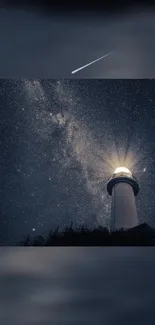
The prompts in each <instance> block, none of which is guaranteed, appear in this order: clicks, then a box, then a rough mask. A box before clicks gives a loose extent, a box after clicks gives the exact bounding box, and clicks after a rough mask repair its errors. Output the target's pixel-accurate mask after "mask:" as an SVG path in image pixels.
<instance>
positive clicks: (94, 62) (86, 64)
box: [72, 52, 112, 74]
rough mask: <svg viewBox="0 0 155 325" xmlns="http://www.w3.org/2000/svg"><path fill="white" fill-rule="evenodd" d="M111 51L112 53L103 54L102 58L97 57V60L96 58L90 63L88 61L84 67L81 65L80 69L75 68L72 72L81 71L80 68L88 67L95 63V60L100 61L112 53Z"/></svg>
mask: <svg viewBox="0 0 155 325" xmlns="http://www.w3.org/2000/svg"><path fill="white" fill-rule="evenodd" d="M111 53H112V52H110V53H108V54H105V55H103V56H101V57H100V58H98V59H96V60H94V61H92V62H90V63H87V64H86V65H84V66H83V67H80V68H78V69H76V70H73V71H72V74H74V73H76V72H78V71H80V70H82V69H84V68H86V67H88V66H89V65H91V64H93V63H95V62H97V61H99V60H101V59H103V58H105V57H106V56H108V55H110V54H111Z"/></svg>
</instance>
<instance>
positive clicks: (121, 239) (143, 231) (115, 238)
mask: <svg viewBox="0 0 155 325" xmlns="http://www.w3.org/2000/svg"><path fill="white" fill-rule="evenodd" d="M154 245H155V230H154V229H153V228H151V227H150V226H149V225H147V224H146V223H143V224H141V225H138V226H137V227H134V228H131V229H129V230H123V229H120V230H117V231H112V232H110V231H109V229H108V228H106V227H102V226H99V227H98V228H94V229H89V228H87V227H84V226H81V227H79V228H73V223H71V225H70V226H69V227H65V229H64V230H62V231H59V226H58V227H57V228H56V229H51V230H50V232H49V234H48V235H47V237H45V238H44V237H43V236H41V235H39V236H36V237H35V238H30V236H27V237H26V238H25V239H24V240H23V241H21V242H20V243H18V244H17V246H154Z"/></svg>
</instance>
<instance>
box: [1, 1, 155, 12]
mask: <svg viewBox="0 0 155 325" xmlns="http://www.w3.org/2000/svg"><path fill="white" fill-rule="evenodd" d="M0 4H1V7H6V8H12V9H13V8H16V9H17V8H19V9H21V8H25V9H38V10H41V11H44V12H46V13H48V14H50V13H52V12H53V11H59V13H63V12H65V13H66V12H75V13H77V12H80V11H85V12H90V11H93V12H95V11H98V12H100V13H101V11H102V12H104V13H109V14H110V13H112V14H115V13H123V12H129V11H130V10H131V11H135V10H137V9H140V8H143V9H144V7H145V8H146V9H147V8H150V7H154V6H155V3H153V2H152V1H150V0H148V1H146V0H141V1H140V0H125V1H114V0H109V1H104V0H96V1H94V0H92V1H88V0H83V1H82V0H79V1H71V0H67V1H66V0H2V1H0Z"/></svg>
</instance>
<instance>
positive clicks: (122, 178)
mask: <svg viewBox="0 0 155 325" xmlns="http://www.w3.org/2000/svg"><path fill="white" fill-rule="evenodd" d="M107 191H108V193H109V195H110V196H111V197H112V203H111V230H118V229H121V228H123V229H124V230H126V229H130V228H132V227H135V226H137V225H138V219H137V209H136V202H135V197H136V196H137V194H138V192H139V184H138V181H137V180H136V178H135V177H134V176H133V175H132V173H131V172H130V170H129V169H128V168H125V167H119V168H117V169H116V170H115V172H114V174H113V175H112V177H111V178H110V179H109V181H108V183H107Z"/></svg>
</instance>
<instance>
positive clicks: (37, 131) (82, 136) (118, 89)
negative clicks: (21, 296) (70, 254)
mask: <svg viewBox="0 0 155 325" xmlns="http://www.w3.org/2000/svg"><path fill="white" fill-rule="evenodd" d="M0 103H1V110H0V134H1V136H0V156H1V160H0V201H1V202H0V209H1V212H0V214H1V218H0V238H1V244H5V245H14V244H15V243H16V242H17V241H19V240H22V239H23V236H26V235H28V234H31V235H33V236H34V235H36V234H39V233H47V232H48V231H49V230H50V228H51V227H52V226H54V227H56V226H57V225H58V224H59V225H60V227H61V228H63V227H64V226H65V225H70V223H71V222H73V225H74V226H80V225H82V224H84V225H87V226H88V227H94V226H98V225H100V224H101V225H105V226H108V225H109V222H110V204H111V198H110V197H109V196H108V194H107V192H106V182H107V180H108V178H109V177H110V176H111V173H113V171H114V170H115V168H116V167H118V166H120V165H124V166H125V167H128V168H130V169H131V171H132V172H133V174H134V175H135V176H136V177H137V178H138V180H139V183H140V193H139V195H138V197H137V210H138V217H139V222H148V223H149V224H150V225H151V226H155V204H154V201H155V185H154V183H155V176H154V166H155V141H154V138H155V81H154V80H95V79H94V80H90V79H88V80H75V79H74V80H27V79H20V80H16V79H14V80H13V79H12V80H11V79H10V80H9V79H8V80H2V79H1V81H0Z"/></svg>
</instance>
